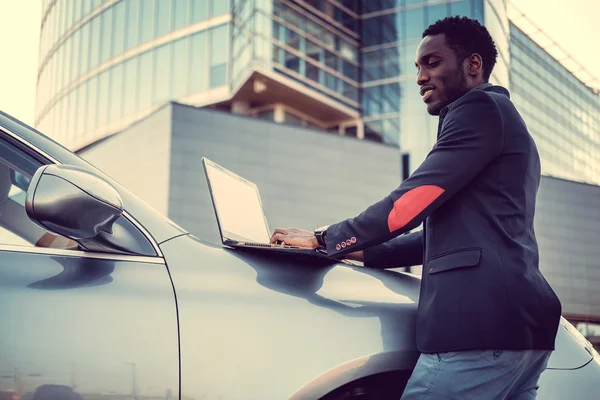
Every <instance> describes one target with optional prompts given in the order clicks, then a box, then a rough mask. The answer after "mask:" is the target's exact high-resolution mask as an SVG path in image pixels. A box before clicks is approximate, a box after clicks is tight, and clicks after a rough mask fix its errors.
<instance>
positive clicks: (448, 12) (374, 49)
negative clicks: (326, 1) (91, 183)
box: [361, 0, 483, 171]
mask: <svg viewBox="0 0 600 400" xmlns="http://www.w3.org/2000/svg"><path fill="white" fill-rule="evenodd" d="M362 4H363V10H362V17H363V20H362V31H361V36H362V39H363V40H362V49H361V55H362V72H361V81H362V99H361V103H362V110H363V116H364V117H363V119H364V122H365V137H367V138H373V139H377V138H380V139H381V140H383V141H384V142H386V143H390V144H393V145H397V146H399V147H400V150H401V152H402V153H408V154H409V155H410V162H409V166H408V167H409V169H410V170H411V171H412V170H414V169H415V168H416V167H417V166H418V165H419V164H420V163H421V162H422V161H423V160H424V159H425V156H426V155H427V153H428V152H429V151H430V150H431V146H432V145H433V143H434V142H435V136H436V132H437V119H435V118H432V117H431V116H430V115H429V114H427V112H426V109H425V105H424V104H423V102H422V101H421V97H420V95H419V88H418V86H417V84H416V70H415V66H414V63H415V56H416V51H417V47H418V45H419V42H420V41H421V38H422V34H423V31H424V30H425V29H426V28H427V27H428V26H429V25H430V24H432V23H434V22H436V21H437V20H440V19H442V18H445V17H447V16H453V15H460V16H467V17H471V18H475V19H477V20H479V21H481V22H483V0H459V1H425V0H375V1H366V2H363V3H362Z"/></svg>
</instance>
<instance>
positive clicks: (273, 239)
mask: <svg viewBox="0 0 600 400" xmlns="http://www.w3.org/2000/svg"><path fill="white" fill-rule="evenodd" d="M282 238H283V235H282V234H281V233H275V234H274V235H273V236H271V240H269V243H271V244H273V243H275V242H277V241H278V240H281V241H283V239H282Z"/></svg>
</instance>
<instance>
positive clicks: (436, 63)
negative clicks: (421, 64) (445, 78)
mask: <svg viewBox="0 0 600 400" xmlns="http://www.w3.org/2000/svg"><path fill="white" fill-rule="evenodd" d="M440 63H441V61H433V62H430V63H429V68H435V67H437V66H438V65H440Z"/></svg>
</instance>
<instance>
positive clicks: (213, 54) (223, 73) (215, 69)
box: [210, 25, 229, 88]
mask: <svg viewBox="0 0 600 400" xmlns="http://www.w3.org/2000/svg"><path fill="white" fill-rule="evenodd" d="M210 33H211V40H210V44H211V49H210V87H211V88H213V87H217V86H222V85H225V83H226V79H227V53H228V48H229V46H228V43H227V26H226V25H222V26H220V27H218V28H215V29H213V30H212V31H211V32H210Z"/></svg>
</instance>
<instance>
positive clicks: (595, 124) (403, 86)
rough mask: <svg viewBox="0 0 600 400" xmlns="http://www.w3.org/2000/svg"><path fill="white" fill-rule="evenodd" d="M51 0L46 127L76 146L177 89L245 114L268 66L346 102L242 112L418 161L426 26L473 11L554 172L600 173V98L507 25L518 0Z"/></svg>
mask: <svg viewBox="0 0 600 400" xmlns="http://www.w3.org/2000/svg"><path fill="white" fill-rule="evenodd" d="M42 3H43V14H42V31H41V41H40V66H39V72H38V93H37V104H36V125H37V127H38V128H39V129H40V130H42V131H43V132H46V133H47V134H49V135H51V136H53V137H54V138H55V139H57V140H59V141H60V142H62V143H64V144H66V145H67V146H70V147H71V148H75V149H77V148H78V147H80V146H82V145H85V144H88V143H90V142H93V141H94V140H96V139H99V138H101V137H102V136H103V135H105V134H110V133H113V132H115V131H117V130H120V129H122V128H123V127H124V126H126V125H127V124H128V123H130V122H133V121H135V120H136V119H137V118H140V117H142V116H143V115H144V114H146V113H149V112H151V111H152V110H154V109H156V108H158V107H160V106H161V105H162V104H164V103H166V102H167V101H169V100H178V101H180V102H182V103H189V104H194V105H200V106H206V105H211V104H215V105H217V104H218V107H219V108H220V109H225V110H228V109H229V110H230V111H232V112H233V105H232V103H233V100H232V99H234V97H235V96H236V91H237V90H240V89H241V88H242V85H244V84H245V82H246V81H247V79H248V78H249V77H250V75H251V74H253V73H258V74H263V75H266V76H269V77H270V79H274V80H278V81H279V82H283V85H284V86H291V85H290V84H294V85H297V84H300V85H301V87H303V88H304V89H305V91H306V93H308V95H307V96H308V97H306V98H305V99H304V100H303V101H304V104H305V105H306V103H307V102H314V103H315V104H317V105H321V104H323V103H325V100H324V99H326V100H327V101H329V102H330V103H329V106H330V105H331V104H334V105H337V106H335V107H337V108H338V109H339V110H342V111H341V112H339V113H338V114H336V115H337V116H336V117H332V118H330V120H324V119H323V115H321V116H320V117H318V118H317V117H316V116H315V115H313V114H311V111H308V109H303V108H302V107H303V104H302V102H301V101H299V102H296V103H294V101H295V99H294V98H293V96H289V95H288V98H285V96H283V95H282V96H279V97H278V100H275V101H273V103H272V104H271V103H269V104H265V103H262V104H256V105H252V104H248V105H247V108H246V109H245V111H244V107H242V108H237V109H236V111H235V112H242V113H246V115H251V116H257V117H259V118H266V117H267V116H268V115H271V118H272V119H274V120H277V121H278V122H282V123H288V124H298V123H299V122H298V119H300V124H301V125H302V126H315V127H319V128H321V129H326V130H330V131H333V132H339V133H344V134H346V135H350V136H356V137H360V138H366V139H370V140H375V141H380V142H384V143H387V144H389V145H392V146H396V147H399V148H400V151H401V152H402V153H403V157H402V159H403V163H404V165H405V166H406V168H405V173H406V172H411V171H413V170H414V169H415V168H416V167H417V166H418V165H419V164H420V163H421V162H422V160H423V159H424V158H425V157H426V155H427V154H428V153H429V151H430V149H431V146H432V145H433V143H434V141H435V136H436V131H437V118H434V117H431V116H429V115H428V114H427V113H426V110H425V105H424V104H423V103H422V101H421V99H420V96H419V93H418V86H417V84H416V71H415V67H414V59H415V53H416V49H417V46H418V44H419V42H420V40H421V35H422V32H423V31H424V30H425V29H426V27H427V26H429V25H430V24H432V23H434V22H435V21H437V20H439V19H442V18H444V17H447V16H454V15H461V16H468V17H471V18H475V19H477V20H479V21H481V22H483V23H484V25H485V26H487V28H488V29H489V31H490V33H491V35H492V37H493V38H494V40H495V42H496V45H497V48H498V52H499V57H498V63H497V64H496V66H495V68H494V72H493V74H492V76H491V78H490V80H491V82H493V83H496V84H500V85H502V86H505V87H508V88H509V89H510V90H511V92H512V93H513V98H514V100H515V103H516V104H517V106H518V107H519V110H520V111H521V112H522V114H523V116H524V118H525V120H526V121H527V122H528V126H529V127H530V130H531V132H532V133H533V135H534V137H535V138H536V141H537V143H538V146H539V148H540V153H541V156H542V162H543V164H542V165H543V171H544V173H546V174H548V175H552V176H557V177H562V178H567V179H576V180H580V181H584V182H591V183H600V151H599V150H600V133H599V130H600V121H599V118H600V112H599V111H600V106H599V102H600V100H599V96H598V95H597V94H594V93H593V92H591V91H590V90H589V89H588V88H587V87H585V85H583V84H582V83H581V82H580V81H578V80H577V79H576V78H575V77H574V76H573V75H572V74H570V73H569V72H568V71H567V70H566V69H564V68H563V67H562V66H561V65H560V64H559V63H558V62H557V61H555V60H554V59H552V58H551V57H550V56H549V55H548V54H547V53H546V52H545V51H544V50H543V49H541V48H540V47H539V46H537V45H536V44H535V43H534V42H533V41H532V40H531V39H529V38H528V37H527V36H526V35H524V34H523V33H522V32H521V31H519V30H518V29H517V28H515V27H513V26H512V25H511V24H510V23H509V20H508V16H507V5H506V0H368V1H366V0H362V1H361V0H43V2H42ZM257 71H258V72H257ZM283 77H285V79H283ZM251 90H256V88H254V89H251ZM246 93H248V92H246ZM270 93H272V92H270ZM316 94H319V95H324V96H325V97H323V96H320V97H319V96H316ZM275 97H277V96H275ZM307 99H309V100H307ZM313 99H314V100H313ZM236 100H239V97H237V98H236ZM269 101H271V100H269ZM282 101H283V102H284V103H281V102H282ZM285 101H288V102H289V104H288V103H285ZM249 102H250V101H249ZM276 102H279V103H276ZM278 106H279V107H283V109H285V110H286V111H284V112H283V113H278V112H275V111H274V110H275V108H276V107H278ZM228 107H229V108H228ZM240 110H241V111H240ZM269 110H270V111H269ZM288 110H294V112H292V111H290V112H288ZM311 110H312V111H313V112H314V110H315V107H314V105H313V108H311ZM295 112H297V115H296V114H294V113H295ZM269 113H270V114H269ZM340 115H346V116H348V117H340ZM325 118H327V117H325ZM344 118H346V119H344Z"/></svg>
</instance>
